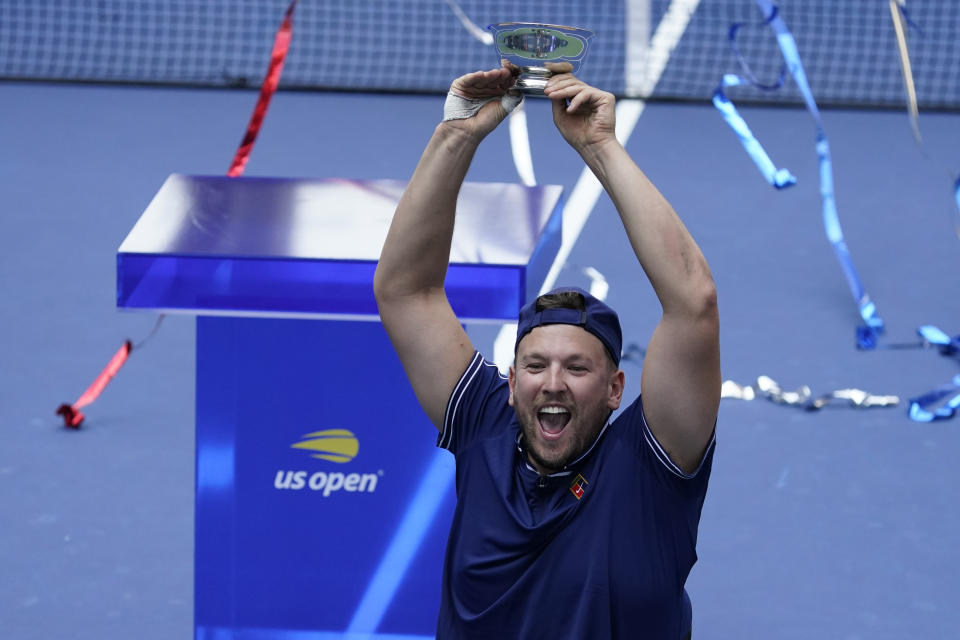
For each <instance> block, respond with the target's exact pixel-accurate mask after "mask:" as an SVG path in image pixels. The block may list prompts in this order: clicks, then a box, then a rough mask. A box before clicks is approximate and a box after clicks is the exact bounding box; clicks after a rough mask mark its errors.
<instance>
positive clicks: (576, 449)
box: [515, 410, 613, 473]
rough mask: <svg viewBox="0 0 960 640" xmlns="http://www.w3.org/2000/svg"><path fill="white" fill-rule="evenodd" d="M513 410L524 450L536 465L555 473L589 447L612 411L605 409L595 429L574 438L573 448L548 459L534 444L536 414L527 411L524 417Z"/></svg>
mask: <svg viewBox="0 0 960 640" xmlns="http://www.w3.org/2000/svg"><path fill="white" fill-rule="evenodd" d="M515 412H516V415H517V422H519V423H520V429H521V432H522V433H523V440H524V442H523V450H524V452H525V453H526V454H527V455H528V456H529V457H530V458H531V459H532V460H533V462H534V463H535V464H536V465H537V466H538V467H540V468H542V469H544V470H546V471H547V472H548V473H557V472H558V471H563V469H564V468H565V467H566V466H567V465H568V464H570V463H571V462H572V461H574V460H576V459H577V458H579V457H580V456H582V455H583V454H584V452H585V451H586V450H587V449H588V448H589V447H590V445H592V444H593V443H594V442H595V441H596V439H597V436H598V435H599V434H600V432H601V431H602V430H603V425H605V424H606V423H607V420H609V419H610V414H611V413H613V412H612V411H610V410H607V411H606V413H605V415H604V416H603V419H602V420H598V421H597V423H596V424H597V426H596V427H595V430H594V431H592V432H591V433H589V434H583V435H582V436H581V437H580V438H578V439H576V440H574V442H573V448H572V449H571V450H570V452H569V453H567V454H566V455H565V456H562V457H559V458H558V459H554V460H548V459H546V458H545V457H543V456H542V455H541V454H540V452H539V451H537V449H536V448H535V445H534V443H535V442H536V439H535V436H536V433H537V430H538V429H539V428H540V425H539V424H538V423H537V416H536V414H532V415H531V414H529V413H528V416H527V417H524V416H523V415H521V413H520V412H519V411H515Z"/></svg>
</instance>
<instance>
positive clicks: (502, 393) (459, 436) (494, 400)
mask: <svg viewBox="0 0 960 640" xmlns="http://www.w3.org/2000/svg"><path fill="white" fill-rule="evenodd" d="M509 397H510V390H509V387H508V384H507V378H506V377H504V376H503V375H502V374H501V373H500V371H499V369H497V367H496V365H494V364H492V363H490V362H487V361H486V360H485V359H484V358H483V356H482V355H480V352H478V351H477V352H474V354H473V359H472V360H471V361H470V364H469V365H468V366H467V369H466V371H464V372H463V375H462V376H461V377H460V380H459V381H458V382H457V385H456V386H455V387H454V389H453V393H451V394H450V400H449V401H448V402H447V409H446V412H445V413H444V417H443V428H442V429H441V430H440V435H439V436H438V437H437V446H438V447H441V448H443V449H447V450H448V451H450V452H451V453H453V454H454V455H455V456H456V455H458V454H459V453H460V452H461V451H463V450H464V449H466V448H467V447H469V446H470V445H471V444H472V443H473V442H475V441H476V440H478V439H480V438H483V437H485V436H486V435H487V434H488V433H493V432H494V430H495V429H497V428H498V427H499V428H501V429H502V426H501V425H503V424H504V423H505V421H506V422H507V423H508V422H509V421H510V420H512V417H513V409H512V408H511V407H510V405H509V404H508V399H509Z"/></svg>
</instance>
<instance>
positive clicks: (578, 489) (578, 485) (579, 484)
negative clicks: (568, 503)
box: [570, 473, 590, 500]
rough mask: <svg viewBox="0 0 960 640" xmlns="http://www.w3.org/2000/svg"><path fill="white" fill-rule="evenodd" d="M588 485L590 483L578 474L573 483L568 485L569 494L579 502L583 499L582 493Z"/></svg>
mask: <svg viewBox="0 0 960 640" xmlns="http://www.w3.org/2000/svg"><path fill="white" fill-rule="evenodd" d="M588 484H590V483H589V482H587V479H586V478H584V477H583V476H582V475H580V474H579V473H578V474H577V477H576V478H574V479H573V482H571V483H570V493H572V494H573V496H574V497H575V498H576V499H577V500H579V499H580V498H582V497H583V493H584V491H586V490H587V485H588Z"/></svg>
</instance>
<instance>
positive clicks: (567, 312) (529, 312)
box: [513, 287, 623, 366]
mask: <svg viewBox="0 0 960 640" xmlns="http://www.w3.org/2000/svg"><path fill="white" fill-rule="evenodd" d="M569 291H573V292H576V293H579V294H580V295H581V296H583V302H584V309H583V310H580V309H569V308H563V307H561V308H555V309H543V310H541V311H537V301H536V300H534V301H533V302H531V303H530V304H528V305H526V306H525V307H523V308H522V309H521V310H520V319H519V322H518V324H517V341H516V342H515V343H514V346H513V349H514V351H516V349H517V347H518V346H519V345H520V340H522V339H523V337H524V336H525V335H527V334H528V333H530V332H531V331H532V330H533V329H535V328H537V327H539V326H541V325H545V324H572V325H576V326H578V327H582V328H583V329H584V330H586V331H589V332H590V333H592V334H593V335H595V336H596V337H597V338H599V340H600V342H602V343H603V346H604V347H606V348H607V351H608V352H609V353H610V357H611V358H613V361H614V363H615V364H616V365H617V366H620V353H621V351H622V349H623V334H622V333H621V331H620V319H619V318H618V317H617V312H616V311H614V310H613V309H611V308H610V307H608V306H607V305H606V304H604V303H603V302H601V301H600V300H598V299H597V298H594V297H593V296H592V295H590V294H589V293H587V292H586V291H584V290H583V289H578V288H577V287H562V288H559V289H554V290H553V291H550V292H548V293H546V294H544V295H550V294H555V293H564V292H569Z"/></svg>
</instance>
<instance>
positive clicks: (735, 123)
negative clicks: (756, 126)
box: [713, 73, 797, 189]
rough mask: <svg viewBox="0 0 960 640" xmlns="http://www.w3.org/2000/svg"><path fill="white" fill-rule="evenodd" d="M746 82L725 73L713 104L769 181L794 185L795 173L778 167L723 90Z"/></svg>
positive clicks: (782, 187)
mask: <svg viewBox="0 0 960 640" xmlns="http://www.w3.org/2000/svg"><path fill="white" fill-rule="evenodd" d="M744 82H745V81H744V79H743V78H741V77H740V76H737V75H734V74H732V73H728V74H726V75H724V76H723V80H722V81H721V82H720V85H719V86H718V87H717V89H716V91H714V92H713V106H715V107H716V108H717V109H718V110H719V111H720V113H721V114H723V119H724V120H726V121H727V124H728V125H730V128H731V129H733V131H734V133H736V134H737V136H738V137H739V138H740V144H742V145H743V148H744V149H745V150H746V152H747V154H749V156H750V157H751V158H752V159H753V162H754V164H756V165H757V168H758V169H760V173H762V174H763V177H764V178H766V179H767V182H769V183H770V184H771V185H773V186H774V187H775V188H777V189H785V188H787V187H790V186H793V185H795V184H796V183H797V179H796V178H795V177H793V174H791V173H790V171H789V170H787V169H778V168H777V167H776V165H774V164H773V160H771V159H770V156H769V155H768V154H767V152H766V150H764V148H763V146H762V145H761V144H760V142H759V141H758V140H757V138H756V136H754V135H753V132H752V131H751V130H750V127H749V126H747V122H746V120H744V119H743V116H741V115H740V113H739V112H738V111H737V108H736V107H735V106H733V103H732V102H730V99H729V98H728V97H727V95H726V94H725V93H724V91H723V89H724V88H725V87H735V86H737V85H740V84H743V83H744Z"/></svg>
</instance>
